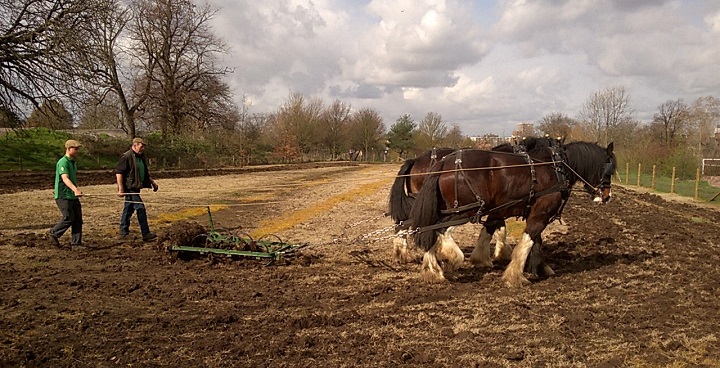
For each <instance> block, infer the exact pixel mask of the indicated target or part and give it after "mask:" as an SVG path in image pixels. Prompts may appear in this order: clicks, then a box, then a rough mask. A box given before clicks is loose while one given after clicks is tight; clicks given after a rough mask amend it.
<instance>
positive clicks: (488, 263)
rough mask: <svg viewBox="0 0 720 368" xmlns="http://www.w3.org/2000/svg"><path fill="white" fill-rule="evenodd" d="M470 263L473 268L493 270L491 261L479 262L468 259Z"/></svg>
mask: <svg viewBox="0 0 720 368" xmlns="http://www.w3.org/2000/svg"><path fill="white" fill-rule="evenodd" d="M470 262H471V263H472V264H473V266H475V267H477V268H493V262H492V261H485V260H479V259H472V258H471V259H470Z"/></svg>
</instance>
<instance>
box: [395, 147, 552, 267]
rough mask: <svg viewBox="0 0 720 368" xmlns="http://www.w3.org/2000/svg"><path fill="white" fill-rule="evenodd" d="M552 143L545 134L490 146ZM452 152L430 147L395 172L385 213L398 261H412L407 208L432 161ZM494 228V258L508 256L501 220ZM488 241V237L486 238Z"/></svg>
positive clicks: (513, 149)
mask: <svg viewBox="0 0 720 368" xmlns="http://www.w3.org/2000/svg"><path fill="white" fill-rule="evenodd" d="M553 144H559V142H558V141H555V140H551V139H549V138H534V137H530V138H524V139H522V140H518V141H516V142H513V143H509V142H508V143H503V144H501V145H498V146H495V147H493V149H492V150H493V151H498V152H510V153H519V152H526V151H532V150H534V149H535V148H539V147H549V146H551V145H553ZM453 152H455V149H452V148H433V149H431V150H427V151H425V152H423V153H422V154H420V155H419V156H417V157H416V158H411V159H407V160H405V162H404V163H403V165H402V166H401V167H400V170H399V171H398V173H397V177H396V178H395V181H394V182H393V185H392V187H391V189H390V200H389V206H388V213H389V215H390V217H391V218H392V219H393V221H394V222H395V225H396V229H397V231H396V234H397V236H396V237H395V238H393V249H394V252H395V258H396V259H397V260H398V261H399V262H401V263H405V262H409V261H412V260H413V259H414V258H415V257H413V256H412V255H411V254H410V252H409V249H408V244H407V235H406V234H407V231H406V229H407V228H409V227H410V224H408V223H407V221H408V219H409V218H410V210H411V208H412V205H413V202H414V201H415V196H416V195H417V193H418V192H420V188H422V185H423V182H424V181H425V177H426V176H427V174H428V172H429V171H430V168H431V167H432V165H434V164H435V162H437V161H439V160H442V158H443V157H445V156H446V155H448V154H450V153H453ZM494 229H496V230H495V231H494V233H490V234H494V235H492V236H491V237H492V239H494V240H495V254H494V255H495V259H510V252H511V251H512V250H511V248H510V247H509V246H507V245H506V243H505V239H506V231H505V224H504V222H503V223H502V224H501V225H499V226H495V227H494ZM451 230H452V227H451V228H449V229H447V230H446V231H445V233H444V236H445V237H450V232H451ZM488 241H490V239H489V238H488ZM478 264H482V265H484V266H489V267H491V266H492V260H486V259H482V260H479V261H478Z"/></svg>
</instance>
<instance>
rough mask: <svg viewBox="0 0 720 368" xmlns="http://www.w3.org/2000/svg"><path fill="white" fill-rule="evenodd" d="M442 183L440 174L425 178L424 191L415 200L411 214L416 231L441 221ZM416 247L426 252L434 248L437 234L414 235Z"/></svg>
mask: <svg viewBox="0 0 720 368" xmlns="http://www.w3.org/2000/svg"><path fill="white" fill-rule="evenodd" d="M439 182H440V174H439V173H435V174H430V175H428V176H426V177H425V182H424V183H423V186H422V189H420V192H419V193H418V195H417V197H416V198H415V205H414V206H413V207H412V211H411V212H410V221H411V222H412V225H413V227H414V228H415V229H419V228H422V227H425V226H428V225H434V224H436V223H438V221H439V220H440V216H439V215H438V211H439V208H438V197H439V195H440V193H439V192H438V190H439V188H438V184H439ZM413 238H414V240H415V245H417V246H418V248H420V249H423V250H425V251H426V252H427V251H428V250H430V248H432V246H433V245H434V244H435V241H436V240H437V232H435V231H422V232H417V233H415V234H414V235H413Z"/></svg>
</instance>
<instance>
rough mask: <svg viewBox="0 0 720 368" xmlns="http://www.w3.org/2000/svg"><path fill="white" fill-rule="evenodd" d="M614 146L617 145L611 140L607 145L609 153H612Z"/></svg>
mask: <svg viewBox="0 0 720 368" xmlns="http://www.w3.org/2000/svg"><path fill="white" fill-rule="evenodd" d="M613 148H615V146H614V145H613V142H610V144H608V146H607V153H612V151H613Z"/></svg>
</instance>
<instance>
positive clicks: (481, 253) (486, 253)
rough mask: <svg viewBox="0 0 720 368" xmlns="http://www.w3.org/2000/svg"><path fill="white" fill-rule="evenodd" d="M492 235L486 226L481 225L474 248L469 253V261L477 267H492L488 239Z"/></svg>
mask: <svg viewBox="0 0 720 368" xmlns="http://www.w3.org/2000/svg"><path fill="white" fill-rule="evenodd" d="M491 238H492V235H490V233H488V230H487V228H486V227H484V226H483V227H482V229H481V230H480V236H478V240H477V242H476V243H475V249H473V251H472V253H470V262H471V263H472V264H473V265H475V266H477V267H490V268H492V266H493V262H492V259H491V258H490V239H491Z"/></svg>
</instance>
